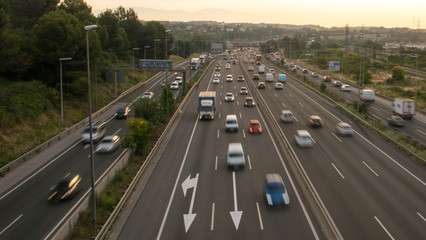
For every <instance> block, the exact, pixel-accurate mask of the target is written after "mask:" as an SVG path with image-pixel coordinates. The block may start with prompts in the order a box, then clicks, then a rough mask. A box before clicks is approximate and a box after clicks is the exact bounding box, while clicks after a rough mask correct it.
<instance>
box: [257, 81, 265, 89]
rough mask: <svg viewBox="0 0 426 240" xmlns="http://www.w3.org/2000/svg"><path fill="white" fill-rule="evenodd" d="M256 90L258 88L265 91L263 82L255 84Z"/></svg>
mask: <svg viewBox="0 0 426 240" xmlns="http://www.w3.org/2000/svg"><path fill="white" fill-rule="evenodd" d="M257 88H259V89H265V83H264V82H259V83H258V84H257Z"/></svg>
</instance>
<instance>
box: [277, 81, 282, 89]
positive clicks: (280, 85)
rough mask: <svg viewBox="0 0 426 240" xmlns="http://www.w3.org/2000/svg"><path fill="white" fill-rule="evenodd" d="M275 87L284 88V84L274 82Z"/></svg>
mask: <svg viewBox="0 0 426 240" xmlns="http://www.w3.org/2000/svg"><path fill="white" fill-rule="evenodd" d="M275 89H284V85H283V84H282V83H280V82H277V83H275Z"/></svg>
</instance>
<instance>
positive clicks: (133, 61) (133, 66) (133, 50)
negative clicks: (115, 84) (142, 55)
mask: <svg viewBox="0 0 426 240" xmlns="http://www.w3.org/2000/svg"><path fill="white" fill-rule="evenodd" d="M136 50H139V48H132V52H133V59H132V68H133V81H135V51H136Z"/></svg>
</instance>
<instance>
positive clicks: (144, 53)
mask: <svg viewBox="0 0 426 240" xmlns="http://www.w3.org/2000/svg"><path fill="white" fill-rule="evenodd" d="M149 47H150V46H144V47H143V59H145V60H146V49H147V48H149ZM145 78H146V68H145Z"/></svg>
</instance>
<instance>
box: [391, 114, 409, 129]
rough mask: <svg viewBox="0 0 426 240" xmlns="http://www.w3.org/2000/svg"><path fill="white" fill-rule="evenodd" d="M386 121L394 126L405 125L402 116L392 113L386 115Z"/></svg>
mask: <svg viewBox="0 0 426 240" xmlns="http://www.w3.org/2000/svg"><path fill="white" fill-rule="evenodd" d="M387 121H388V123H389V124H390V125H392V126H396V127H403V126H405V120H404V119H402V117H400V116H397V115H392V116H390V117H388V118H387Z"/></svg>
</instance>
